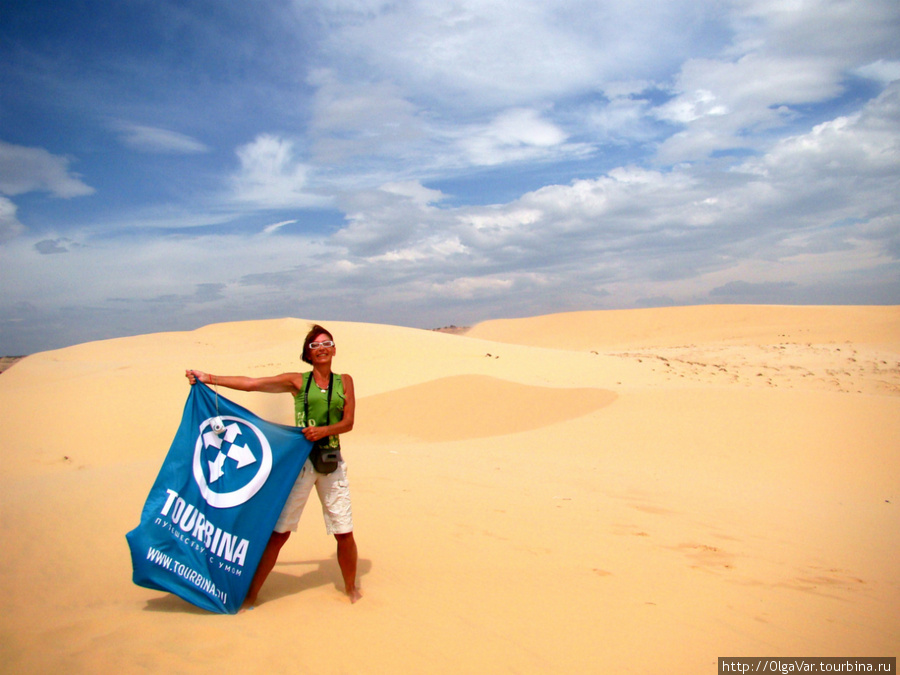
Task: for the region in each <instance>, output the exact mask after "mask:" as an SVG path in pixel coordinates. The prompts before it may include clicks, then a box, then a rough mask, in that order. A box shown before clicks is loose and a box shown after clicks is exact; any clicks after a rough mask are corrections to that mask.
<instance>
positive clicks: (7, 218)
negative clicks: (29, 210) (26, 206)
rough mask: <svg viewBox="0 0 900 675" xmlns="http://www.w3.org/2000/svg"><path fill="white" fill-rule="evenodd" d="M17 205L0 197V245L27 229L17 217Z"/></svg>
mask: <svg viewBox="0 0 900 675" xmlns="http://www.w3.org/2000/svg"><path fill="white" fill-rule="evenodd" d="M17 210H18V209H17V207H16V205H15V204H14V203H13V202H11V201H10V200H9V199H7V198H6V197H0V243H2V242H4V241H6V240H7V239H12V238H13V237H15V236H16V235H17V234H21V233H22V232H23V231H24V230H25V227H24V226H23V225H22V223H20V222H19V219H18V218H17V217H16V211H17Z"/></svg>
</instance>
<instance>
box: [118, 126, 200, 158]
mask: <svg viewBox="0 0 900 675" xmlns="http://www.w3.org/2000/svg"><path fill="white" fill-rule="evenodd" d="M117 128H118V129H119V131H120V132H121V134H122V142H123V143H124V144H125V145H127V146H128V147H130V148H133V149H135V150H140V151H141V152H150V153H158V154H173V155H187V154H196V153H201V152H209V148H208V147H206V146H205V145H204V144H203V143H201V142H200V141H198V140H196V139H195V138H191V137H190V136H187V135H185V134H181V133H178V132H177V131H170V130H168V129H160V128H158V127H150V126H144V125H141V124H129V123H121V124H119V125H117Z"/></svg>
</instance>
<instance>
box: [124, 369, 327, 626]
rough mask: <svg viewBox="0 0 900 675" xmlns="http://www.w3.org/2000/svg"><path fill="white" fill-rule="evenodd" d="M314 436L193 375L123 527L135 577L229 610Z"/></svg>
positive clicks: (244, 587) (242, 592)
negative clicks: (136, 513) (130, 525)
mask: <svg viewBox="0 0 900 675" xmlns="http://www.w3.org/2000/svg"><path fill="white" fill-rule="evenodd" d="M311 448H312V444H311V443H310V442H309V441H307V440H306V438H304V436H303V433H302V430H301V429H299V428H297V427H289V426H285V425H281V424H274V423H272V422H267V421H265V420H263V419H261V418H259V417H257V416H256V415H254V414H253V413H252V412H250V411H249V410H247V409H246V408H243V407H241V406H239V405H237V404H235V403H233V402H231V401H229V400H228V399H226V398H224V397H222V396H219V395H218V394H216V393H214V392H213V391H212V390H210V389H209V387H207V386H206V385H204V384H202V383H200V382H198V383H196V384H195V385H194V386H192V387H191V391H190V394H189V395H188V398H187V402H186V403H185V406H184V413H183V415H182V418H181V424H180V425H179V427H178V431H177V432H176V434H175V438H174V440H173V441H172V445H171V447H170V448H169V452H168V454H167V455H166V458H165V461H164V462H163V465H162V468H161V469H160V471H159V475H158V476H157V478H156V481H155V482H154V484H153V487H152V488H151V489H150V494H149V495H148V497H147V501H146V503H145V504H144V508H143V511H142V512H141V521H140V524H139V525H138V527H136V528H135V529H134V530H132V531H131V532H129V533H128V534H126V535H125V537H126V539H127V541H128V546H129V548H130V550H131V560H132V566H133V569H134V574H133V580H134V583H136V584H137V585H138V586H144V587H146V588H153V589H156V590H161V591H168V592H170V593H174V594H175V595H177V596H179V597H180V598H183V599H184V600H187V601H188V602H190V603H193V604H194V605H197V606H198V607H201V608H203V609H207V610H209V611H211V612H220V613H229V614H233V613H235V612H237V611H238V609H240V607H241V603H242V602H243V601H244V598H245V597H246V595H247V591H248V590H249V588H250V581H251V580H252V578H253V573H254V572H255V571H256V567H257V565H258V564H259V560H260V557H261V556H262V553H263V549H264V548H265V546H266V543H267V542H268V540H269V536H270V535H271V534H272V529H273V528H274V526H275V522H276V521H277V520H278V516H279V514H280V513H281V509H282V507H283V506H284V503H285V500H286V499H287V496H288V494H289V493H290V491H291V487H292V486H293V485H294V482H295V481H296V479H297V476H298V475H299V474H300V469H301V468H302V467H303V463H304V462H305V461H306V458H307V456H308V455H309V451H310V449H311Z"/></svg>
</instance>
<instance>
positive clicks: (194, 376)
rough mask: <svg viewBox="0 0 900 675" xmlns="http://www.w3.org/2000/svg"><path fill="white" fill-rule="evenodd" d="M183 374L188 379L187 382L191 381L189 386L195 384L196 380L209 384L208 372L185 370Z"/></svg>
mask: <svg viewBox="0 0 900 675" xmlns="http://www.w3.org/2000/svg"><path fill="white" fill-rule="evenodd" d="M184 376H185V377H186V378H187V379H188V382H190V383H191V386H193V385H195V384H196V383H197V382H202V383H203V384H209V381H210V377H209V373H204V372H202V371H200V370H185V371H184Z"/></svg>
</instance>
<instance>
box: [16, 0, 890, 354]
mask: <svg viewBox="0 0 900 675" xmlns="http://www.w3.org/2000/svg"><path fill="white" fill-rule="evenodd" d="M898 258H900V3H898V2H897V1H896V0H736V1H731V2H728V1H722V0H714V1H713V0H627V1H622V0H619V1H618V2H610V1H609V0H567V1H565V2H553V1H550V0H543V1H533V0H458V1H454V2H442V1H440V0H397V1H388V0H333V1H330V2H329V1H327V0H320V1H316V2H312V1H307V0H254V1H252V2H250V1H246V0H244V1H242V0H233V1H230V2H221V1H220V0H178V1H174V0H152V1H150V0H146V1H145V0H119V1H117V2H108V1H98V0H93V1H92V0H67V2H65V3H62V2H58V1H53V2H48V1H46V0H29V2H16V1H14V0H0V286H2V293H0V354H6V355H19V354H29V353H34V352H36V351H44V350H48V349H56V348H60V347H64V346H68V345H72V344H78V343H82V342H87V341H92V340H100V339H106V338H113V337H121V336H128V335H135V334H144V333H156V332H164V331H180V330H191V329H194V328H197V327H200V326H203V325H207V324H210V323H218V322H224V321H241V320H251V319H267V318H276V317H285V316H291V317H300V318H304V319H315V320H321V321H327V320H341V321H359V322H373V323H385V324H393V325H402V326H411V327H418V328H435V327H441V326H446V325H450V324H455V325H471V324H474V323H477V322H479V321H483V320H488V319H499V318H507V317H521V316H537V315H541V314H548V313H554V312H564V311H578V310H598V309H628V308H641V307H660V306H671V305H695V304H726V303H752V304H900V261H898Z"/></svg>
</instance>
